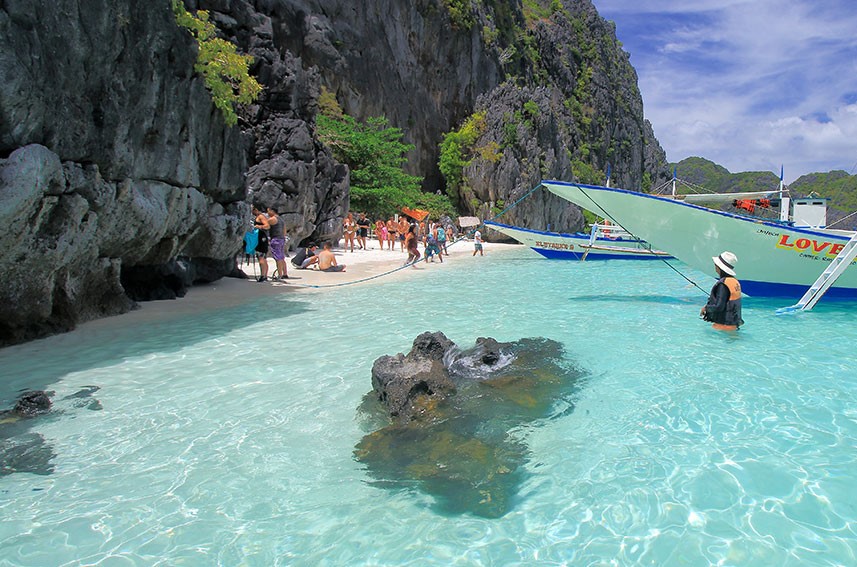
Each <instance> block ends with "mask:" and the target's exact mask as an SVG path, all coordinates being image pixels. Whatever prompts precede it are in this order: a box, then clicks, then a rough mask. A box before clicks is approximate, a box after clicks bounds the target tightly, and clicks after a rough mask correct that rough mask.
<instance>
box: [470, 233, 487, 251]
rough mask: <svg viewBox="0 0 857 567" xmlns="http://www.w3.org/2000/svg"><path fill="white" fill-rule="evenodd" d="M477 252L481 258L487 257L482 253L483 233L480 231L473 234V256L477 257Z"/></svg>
mask: <svg viewBox="0 0 857 567" xmlns="http://www.w3.org/2000/svg"><path fill="white" fill-rule="evenodd" d="M477 252H479V255H480V256H484V255H485V254H483V253H482V233H481V232H479V231H478V230H477V231H476V232H474V233H473V255H474V256H476V253H477Z"/></svg>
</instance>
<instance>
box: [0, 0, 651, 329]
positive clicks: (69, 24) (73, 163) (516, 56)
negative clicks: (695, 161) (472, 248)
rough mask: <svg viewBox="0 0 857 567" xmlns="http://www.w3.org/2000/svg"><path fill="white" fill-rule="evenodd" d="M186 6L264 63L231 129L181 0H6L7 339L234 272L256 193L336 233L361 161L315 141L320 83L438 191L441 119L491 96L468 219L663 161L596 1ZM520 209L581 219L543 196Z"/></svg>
mask: <svg viewBox="0 0 857 567" xmlns="http://www.w3.org/2000/svg"><path fill="white" fill-rule="evenodd" d="M185 4H186V5H187V6H188V7H189V8H191V9H198V8H203V9H207V10H209V11H210V12H211V14H212V18H213V20H214V21H215V22H216V23H217V25H218V27H219V29H220V30H221V32H222V33H223V35H224V37H226V38H227V39H230V40H231V41H233V42H234V43H236V44H237V45H238V46H239V48H240V49H241V50H242V51H243V52H246V53H250V54H251V55H253V56H254V58H255V63H254V65H253V68H252V69H251V71H252V72H253V73H254V75H255V76H256V77H257V78H258V79H259V81H260V82H261V83H262V84H263V85H264V87H265V90H264V92H263V94H262V96H261V97H260V99H259V100H258V101H257V103H256V104H254V105H252V106H250V107H247V108H244V109H241V111H240V113H239V115H240V121H239V124H238V126H236V127H228V126H227V125H226V124H225V123H224V121H223V118H222V117H221V115H220V113H219V111H218V110H217V109H216V108H215V107H214V105H213V104H212V103H211V100H210V97H209V94H208V92H207V91H206V89H205V87H204V85H203V83H202V80H201V79H200V78H199V77H198V76H196V75H195V74H194V72H193V63H194V60H195V56H196V46H195V44H194V42H193V41H192V39H191V37H190V36H189V35H188V34H187V33H186V32H185V31H184V30H182V29H180V28H178V27H177V26H176V25H175V23H174V21H173V17H172V13H171V11H170V2H169V1H168V0H153V1H151V2H132V1H131V0H114V1H112V2H104V1H103V0H102V1H98V0H55V1H53V2H47V1H45V0H33V1H31V2H23V1H21V0H5V1H0V72H2V77H3V79H4V80H3V81H0V223H2V224H3V226H5V227H7V228H6V230H5V231H4V232H3V233H0V274H2V275H1V276H0V278H2V281H0V345H3V344H9V343H13V342H18V341H21V340H26V339H29V338H33V337H37V336H43V335H45V334H48V333H51V332H55V331H61V330H65V329H69V328H71V327H73V326H74V325H75V324H76V323H78V322H81V321H85V320H87V319H91V318H94V317H99V316H103V315H107V314H112V313H119V312H122V311H125V310H127V309H130V308H132V307H133V305H134V301H136V300H142V299H149V298H153V297H170V296H175V295H181V294H183V292H184V289H185V288H186V286H188V285H190V284H191V283H192V282H203V281H210V280H213V279H216V278H218V277H221V276H223V275H225V274H228V273H229V272H230V271H231V270H232V269H233V267H234V263H233V256H234V254H235V253H236V252H238V250H239V249H240V246H241V238H242V235H243V233H244V230H245V227H246V226H247V225H248V223H249V203H250V202H251V201H259V202H261V203H262V204H265V205H272V206H274V207H275V208H277V209H278V210H279V211H280V212H281V214H282V217H283V218H284V219H285V221H286V222H285V224H286V228H287V230H288V233H289V235H290V236H291V238H292V246H295V245H297V244H298V243H300V242H301V241H305V240H308V239H323V238H338V237H339V235H340V227H341V218H342V216H343V215H344V213H345V212H346V210H347V206H348V185H349V174H348V171H347V168H345V167H344V166H342V165H340V164H338V163H336V162H335V160H334V159H333V158H332V157H331V154H330V152H329V151H328V150H327V149H326V148H324V147H323V145H322V144H321V143H320V142H319V141H318V140H317V138H316V136H315V126H314V121H315V115H316V112H317V99H318V95H319V92H320V88H321V87H322V86H325V87H327V88H328V89H329V90H330V91H332V92H334V93H335V94H336V95H337V98H338V100H339V102H340V104H341V105H342V106H343V108H344V110H345V111H346V112H348V113H349V114H351V115H353V116H355V117H357V118H358V119H365V118H367V117H369V116H378V115H384V116H386V117H387V118H388V119H389V121H390V124H392V125H394V126H397V127H400V128H402V129H403V131H404V132H405V137H406V141H407V142H410V143H413V144H414V145H415V149H414V151H413V152H412V154H411V155H410V156H409V157H410V164H409V170H410V172H411V173H415V174H417V175H421V176H423V177H425V184H424V185H425V189H426V190H429V191H436V190H442V189H444V180H443V178H442V177H441V176H440V174H439V170H438V166H437V162H438V155H439V153H438V143H439V142H440V141H441V139H442V137H443V134H444V133H446V132H449V131H451V130H454V129H456V128H458V127H459V126H460V125H461V124H462V122H463V121H464V120H465V119H466V118H467V117H468V116H470V115H472V113H474V112H475V111H477V110H484V111H485V112H486V116H487V119H486V124H487V127H486V129H485V131H484V132H483V133H482V135H481V138H480V140H479V142H478V143H479V144H489V143H490V142H495V143H496V144H497V145H498V148H499V151H498V156H499V158H495V159H491V160H485V159H475V160H473V162H472V163H471V165H470V166H469V167H468V168H466V170H465V172H464V173H465V174H464V180H465V182H464V183H463V184H462V185H461V186H460V187H455V188H453V191H452V192H453V194H454V196H455V197H456V198H457V200H458V202H459V204H460V205H461V207H462V211H461V212H462V213H476V214H479V215H481V216H483V217H488V216H490V214H491V204H492V203H493V204H494V205H495V209H496V207H498V206H499V205H500V204H501V202H505V203H510V202H511V201H512V200H514V199H515V198H517V197H518V196H520V195H521V194H523V192H524V191H525V190H529V189H530V188H531V187H533V186H534V185H535V184H536V183H537V182H538V180H539V179H540V178H541V177H557V178H563V179H570V178H575V177H580V174H581V171H584V172H586V171H603V169H604V168H605V167H606V165H607V164H608V163H609V164H611V165H612V167H613V171H614V174H615V177H616V179H618V180H619V182H620V183H621V184H623V185H626V186H628V187H639V186H640V185H641V184H643V183H644V180H645V179H647V178H650V179H652V180H654V179H655V178H657V177H658V176H659V175H660V174H661V172H660V168H661V164H662V163H663V162H664V161H665V160H664V159H663V151H662V150H661V149H660V147H659V146H658V145H657V142H656V141H655V139H654V137H653V135H652V133H651V127H650V126H649V124H648V123H647V122H646V121H645V120H644V119H643V115H642V102H641V100H640V96H639V92H638V90H637V86H636V76H635V74H634V72H633V69H632V68H631V66H630V64H629V63H628V58H627V55H626V54H625V53H624V52H622V50H621V48H620V47H619V46H618V43H617V42H616V39H615V34H614V32H613V29H612V26H610V24H608V23H607V22H605V21H604V20H602V19H601V18H600V17H599V16H598V14H597V13H596V12H595V9H594V8H593V7H592V5H591V3H590V2H589V0H564V2H562V3H561V7H562V9H557V3H556V2H549V1H544V2H539V1H536V0H531V1H528V2H526V6H525V5H524V4H522V3H521V2H520V1H519V0H512V1H511V2H510V1H508V0H506V1H501V0H496V1H494V0H492V1H487V0H486V1H483V2H478V3H469V2H466V3H463V4H462V3H458V2H450V1H449V0H371V1H366V2H359V3H354V2H352V1H350V0H252V1H251V0H185ZM458 4H462V5H466V6H468V9H467V10H465V12H464V13H462V12H456V11H454V10H453V11H451V10H450V6H453V5H458ZM540 4H544V5H545V6H553V8H550V9H547V8H545V10H547V11H544V12H543V13H536V14H534V13H533V12H532V10H533V6H537V5H540ZM533 105H535V108H537V109H538V111H537V112H533V108H534V107H533ZM527 112H529V113H530V114H526V113H527ZM522 113H523V114H522ZM511 215H512V216H510V217H508V218H504V219H501V220H504V221H507V222H514V223H519V224H524V225H527V226H531V227H534V228H542V227H544V226H547V225H548V224H550V225H551V226H552V227H554V228H557V229H574V228H578V227H579V225H580V224H581V222H582V220H581V217H580V214H579V212H578V211H577V209H576V208H575V207H573V206H569V205H568V204H566V203H565V202H563V201H561V200H558V199H557V198H555V197H551V196H548V195H542V194H537V195H533V197H532V198H530V199H528V200H527V201H526V202H525V203H524V204H522V205H521V206H520V207H518V208H516V209H515V210H514V211H513V213H511Z"/></svg>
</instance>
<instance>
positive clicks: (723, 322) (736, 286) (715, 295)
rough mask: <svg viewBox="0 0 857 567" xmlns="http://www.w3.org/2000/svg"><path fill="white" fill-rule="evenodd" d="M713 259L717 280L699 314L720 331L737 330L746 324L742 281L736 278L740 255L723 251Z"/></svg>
mask: <svg viewBox="0 0 857 567" xmlns="http://www.w3.org/2000/svg"><path fill="white" fill-rule="evenodd" d="M711 259H712V260H713V261H714V270H715V271H716V272H717V282H716V283H715V284H714V287H712V288H711V294H710V295H709V296H708V303H706V304H705V307H703V308H702V310H701V311H700V312H699V316H700V317H702V318H703V319H704V320H705V321H709V322H710V323H711V328H713V329H716V330H718V331H737V330H738V327H740V326H741V325H743V324H744V320H743V319H741V283H740V282H739V281H738V280H737V279H736V278H735V264H736V263H737V262H738V257H737V256H735V254H733V253H732V252H721V253H720V255H719V256H714V257H713V258H711Z"/></svg>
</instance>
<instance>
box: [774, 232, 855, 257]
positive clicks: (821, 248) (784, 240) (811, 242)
mask: <svg viewBox="0 0 857 567" xmlns="http://www.w3.org/2000/svg"><path fill="white" fill-rule="evenodd" d="M844 247H845V244H840V243H837V244H834V243H832V242H828V241H822V242H819V241H818V240H816V239H814V238H798V239H797V240H794V241H792V240H791V237H790V236H789V235H788V234H784V235H782V236H781V237H780V241H779V242H777V248H783V249H785V250H795V251H797V252H806V253H810V254H813V255H815V254H821V253H825V254H827V255H828V256H836V255H837V254H839V252H840V251H841V250H842V249H843V248H844Z"/></svg>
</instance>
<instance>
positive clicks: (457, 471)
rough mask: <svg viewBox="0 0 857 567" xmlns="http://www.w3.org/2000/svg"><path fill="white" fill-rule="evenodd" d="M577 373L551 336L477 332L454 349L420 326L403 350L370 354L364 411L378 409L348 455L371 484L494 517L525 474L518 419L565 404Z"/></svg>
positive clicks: (443, 508) (547, 414)
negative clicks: (508, 337) (414, 491)
mask: <svg viewBox="0 0 857 567" xmlns="http://www.w3.org/2000/svg"><path fill="white" fill-rule="evenodd" d="M581 376H582V373H581V372H580V371H579V370H577V369H575V368H573V367H571V366H570V365H569V364H568V362H567V361H566V360H564V356H563V350H562V346H561V345H560V344H559V343H557V342H555V341H552V340H549V339H544V338H533V339H521V340H518V341H514V342H509V343H500V342H497V341H496V340H494V339H491V338H479V339H477V341H476V345H475V346H474V347H473V348H471V349H467V350H461V349H459V348H458V347H457V346H456V345H455V344H454V343H453V342H452V341H450V340H449V339H447V338H446V336H444V335H443V333H428V332H426V333H423V334H421V335H420V336H418V337H417V338H416V339H415V340H414V344H413V348H412V349H411V351H410V352H409V353H408V354H407V355H404V354H397V355H395V356H383V357H381V358H379V359H378V360H376V361H375V364H374V366H373V367H372V386H373V392H372V394H370V395H368V396H367V399H366V400H365V401H364V405H363V408H362V409H363V411H364V412H366V413H367V414H372V413H373V412H374V413H376V415H377V413H383V414H384V415H385V416H386V417H383V418H382V417H378V421H379V423H381V424H382V426H381V427H380V428H379V429H378V430H377V431H375V432H373V433H370V434H368V435H366V436H365V437H364V438H363V439H362V440H361V441H360V443H358V445H357V447H356V449H355V453H354V454H355V457H356V458H357V460H358V461H360V462H361V463H364V464H365V465H366V470H367V473H368V474H369V476H371V477H372V478H373V482H374V483H375V484H376V485H378V486H381V487H385V488H391V489H407V488H413V487H414V486H417V487H419V489H420V490H422V491H424V492H425V493H427V494H429V495H430V496H432V497H433V498H434V508H435V509H436V510H437V511H439V512H441V513H443V514H473V515H476V516H482V517H486V518H499V517H501V516H503V515H504V514H506V513H507V512H509V511H510V510H511V509H512V508H513V507H514V505H515V502H516V500H517V498H518V496H517V495H518V491H519V489H520V487H521V485H522V483H523V482H524V480H525V479H526V478H527V476H528V472H527V464H528V462H529V460H530V452H529V449H528V447H527V443H526V438H525V437H524V436H523V435H522V433H521V429H520V426H522V425H525V424H534V423H535V424H538V422H539V421H541V420H545V419H551V418H555V417H558V416H561V415H564V414H565V413H567V412H569V411H571V410H572V408H573V404H572V400H571V397H572V395H573V393H574V392H575V390H576V389H577V388H578V387H579V379H580V377H581ZM385 422H386V423H385Z"/></svg>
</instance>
